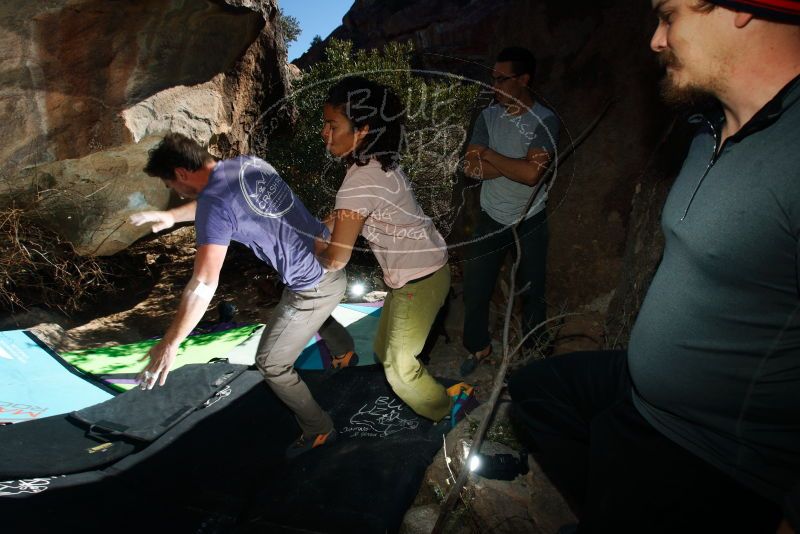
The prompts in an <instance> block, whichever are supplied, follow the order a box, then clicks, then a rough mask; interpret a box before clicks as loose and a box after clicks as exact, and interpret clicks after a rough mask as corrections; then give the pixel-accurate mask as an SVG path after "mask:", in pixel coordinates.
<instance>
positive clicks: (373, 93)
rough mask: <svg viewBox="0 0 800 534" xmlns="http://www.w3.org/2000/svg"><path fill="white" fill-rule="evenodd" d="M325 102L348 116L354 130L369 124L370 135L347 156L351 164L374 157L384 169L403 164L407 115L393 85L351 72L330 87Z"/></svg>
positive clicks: (364, 163)
mask: <svg viewBox="0 0 800 534" xmlns="http://www.w3.org/2000/svg"><path fill="white" fill-rule="evenodd" d="M325 103H326V104H330V105H331V106H333V107H335V108H337V109H338V110H339V111H340V112H341V113H342V114H343V115H344V116H345V117H347V120H348V121H350V125H351V126H352V127H353V130H360V129H361V128H363V127H364V126H369V131H368V133H367V135H366V136H365V137H364V138H363V139H362V140H361V141H360V142H359V143H358V146H357V147H356V149H355V150H354V151H353V152H352V153H350V154H348V155H347V156H346V157H345V161H346V162H347V163H348V164H353V163H355V164H356V165H359V166H362V165H366V164H367V163H369V160H370V159H373V158H374V159H376V160H378V162H379V163H380V164H381V168H382V169H383V170H384V171H389V170H391V169H394V168H396V167H397V166H398V165H399V164H400V151H401V146H402V143H403V132H404V130H405V122H406V116H405V109H404V107H403V104H402V102H401V101H400V98H399V97H398V96H397V94H396V93H395V92H394V91H393V90H392V89H391V88H389V87H387V86H385V85H382V84H380V83H377V82H373V81H371V80H368V79H366V78H363V77H361V76H348V77H347V78H343V79H341V80H339V81H338V82H337V83H336V84H335V85H334V86H333V87H331V88H330V90H329V91H328V96H327V98H326V99H325Z"/></svg>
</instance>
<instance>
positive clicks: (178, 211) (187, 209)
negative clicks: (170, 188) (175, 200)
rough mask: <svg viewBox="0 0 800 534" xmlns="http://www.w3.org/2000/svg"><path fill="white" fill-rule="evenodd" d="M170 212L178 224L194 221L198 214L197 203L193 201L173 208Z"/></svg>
mask: <svg viewBox="0 0 800 534" xmlns="http://www.w3.org/2000/svg"><path fill="white" fill-rule="evenodd" d="M169 212H170V214H172V216H173V217H174V219H175V222H176V223H180V222H189V221H194V216H195V213H196V212H197V201H196V200H192V201H191V202H187V203H186V204H182V205H180V206H177V207H175V208H172V209H171V210H169Z"/></svg>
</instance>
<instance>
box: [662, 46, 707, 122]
mask: <svg viewBox="0 0 800 534" xmlns="http://www.w3.org/2000/svg"><path fill="white" fill-rule="evenodd" d="M658 61H659V63H660V64H661V65H662V66H663V67H672V69H673V73H675V72H676V71H678V70H679V69H682V68H683V64H682V63H681V62H680V60H679V59H678V58H677V56H675V54H674V53H673V52H672V51H671V50H665V51H664V52H662V53H661V54H659V56H658ZM659 85H660V93H661V98H662V100H664V103H666V104H667V105H668V106H670V107H672V108H675V109H678V110H684V109H697V108H706V107H709V106H712V105H714V104H715V103H716V102H717V99H716V96H715V94H714V91H713V88H709V87H706V86H701V85H699V84H696V83H688V84H686V85H678V84H677V83H676V81H675V80H674V79H673V77H672V76H671V75H670V72H669V71H667V73H666V75H665V76H664V78H663V79H662V80H661V83H660V84H659Z"/></svg>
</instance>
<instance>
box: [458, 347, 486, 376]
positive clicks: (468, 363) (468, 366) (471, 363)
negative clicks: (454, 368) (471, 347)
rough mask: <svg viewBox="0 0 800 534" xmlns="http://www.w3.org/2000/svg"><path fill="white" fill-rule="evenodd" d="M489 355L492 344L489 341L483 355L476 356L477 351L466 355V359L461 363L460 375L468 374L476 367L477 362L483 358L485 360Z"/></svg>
mask: <svg viewBox="0 0 800 534" xmlns="http://www.w3.org/2000/svg"><path fill="white" fill-rule="evenodd" d="M484 350H486V349H484ZM491 355H492V344H491V343H489V352H487V353H486V354H484V355H483V356H478V353H477V352H474V353H472V354H470V355H469V356H467V359H466V360H464V363H462V364H461V376H467V375H468V374H470V373H471V372H472V371H474V370H475V369H476V368H477V367H478V364H479V363H481V362H482V361H483V360H485V359H486V358H488V357H489V356H491Z"/></svg>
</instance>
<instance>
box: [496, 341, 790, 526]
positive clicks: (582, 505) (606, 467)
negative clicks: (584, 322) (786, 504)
mask: <svg viewBox="0 0 800 534" xmlns="http://www.w3.org/2000/svg"><path fill="white" fill-rule="evenodd" d="M508 386H509V392H510V394H511V397H512V399H513V401H514V405H515V410H514V414H515V419H516V423H517V425H518V429H519V431H520V435H521V437H522V439H523V441H524V442H526V443H527V444H528V445H530V446H531V447H532V453H533V454H534V456H535V457H536V459H537V461H538V462H539V463H540V465H541V466H542V469H543V470H544V471H545V472H546V473H547V474H548V476H549V477H550V479H551V480H552V482H553V483H554V484H555V485H556V487H558V489H559V490H560V491H561V493H562V495H564V497H565V498H566V499H567V501H569V502H570V503H571V504H572V505H573V508H574V509H575V511H576V512H577V514H578V516H579V517H580V527H579V529H578V532H647V533H661V532H664V533H666V532H670V533H672V532H675V533H683V532H747V533H761V532H763V533H767V532H769V533H774V532H775V530H776V528H777V526H778V523H779V522H780V519H781V511H780V508H779V506H778V505H777V504H774V503H772V502H770V501H768V500H766V499H764V498H763V497H761V496H760V495H758V494H756V493H754V492H752V491H750V490H749V489H747V488H745V487H743V486H740V485H739V484H738V483H736V482H734V481H733V479H731V478H729V477H728V476H727V475H725V474H724V473H722V472H721V471H719V470H717V469H716V468H715V467H713V466H711V465H710V464H707V463H706V462H704V461H703V460H701V459H700V458H698V457H696V456H695V455H693V454H691V453H689V452H688V451H686V450H685V449H683V448H682V447H680V446H678V445H676V444H675V443H673V442H672V441H670V440H669V439H667V438H666V437H664V436H663V435H662V434H661V433H659V432H658V431H656V430H655V429H654V428H653V427H652V426H651V425H650V424H649V423H648V422H647V421H646V420H645V419H644V418H643V417H642V416H641V415H640V414H639V412H638V410H636V407H635V406H634V405H633V402H632V400H631V383H630V377H629V375H628V368H627V356H626V353H625V352H624V351H604V352H576V353H572V354H567V355H564V356H558V357H553V358H549V359H546V360H540V361H536V362H534V363H532V364H530V365H528V366H527V367H525V368H523V369H521V370H520V371H518V372H517V373H515V374H514V375H513V376H512V377H511V378H510V380H509V384H508Z"/></svg>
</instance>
